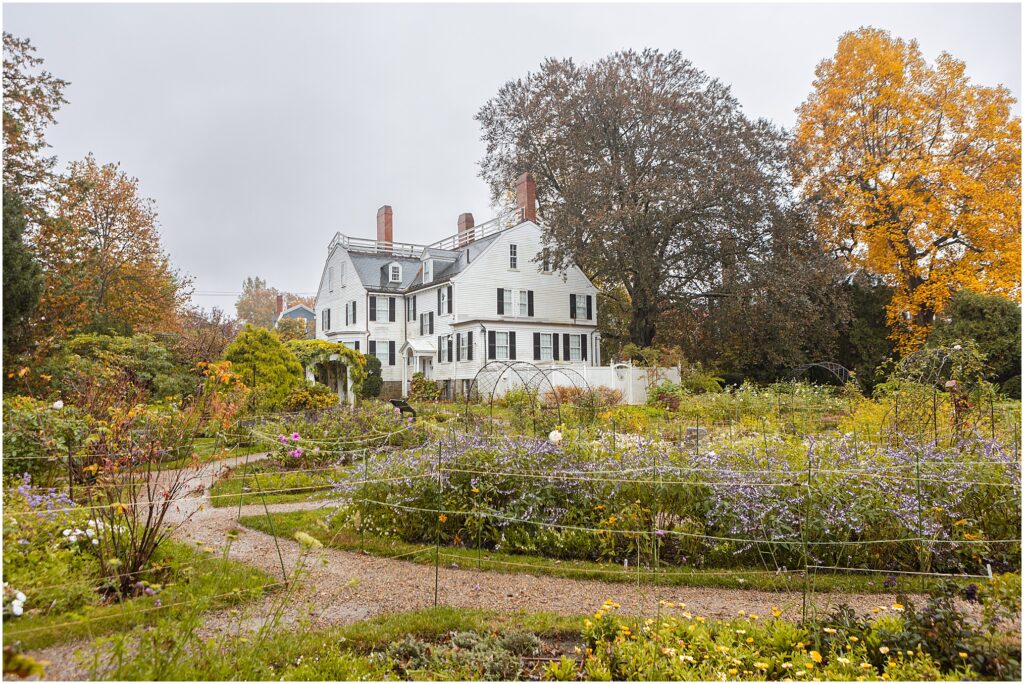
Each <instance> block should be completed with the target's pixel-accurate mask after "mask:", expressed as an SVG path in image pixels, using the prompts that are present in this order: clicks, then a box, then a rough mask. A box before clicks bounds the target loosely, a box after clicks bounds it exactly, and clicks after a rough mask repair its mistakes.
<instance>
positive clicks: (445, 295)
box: [437, 287, 450, 314]
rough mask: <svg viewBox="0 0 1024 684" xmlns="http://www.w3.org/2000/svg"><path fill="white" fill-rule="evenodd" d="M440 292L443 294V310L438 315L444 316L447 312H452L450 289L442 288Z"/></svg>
mask: <svg viewBox="0 0 1024 684" xmlns="http://www.w3.org/2000/svg"><path fill="white" fill-rule="evenodd" d="M438 292H440V293H441V310H440V311H438V312H437V313H439V314H443V313H445V312H450V309H449V308H448V288H447V287H442V288H441V289H440V290H438Z"/></svg>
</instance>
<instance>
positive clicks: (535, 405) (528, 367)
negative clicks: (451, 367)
mask: <svg viewBox="0 0 1024 684" xmlns="http://www.w3.org/2000/svg"><path fill="white" fill-rule="evenodd" d="M505 378H508V379H509V384H510V386H509V387H508V389H513V387H512V386H511V385H512V383H516V384H518V385H520V386H522V388H523V389H525V390H526V392H527V394H528V395H529V397H530V411H531V413H534V412H536V411H537V410H542V411H543V410H546V411H552V412H554V414H555V415H556V418H557V422H561V420H562V410H561V404H560V402H559V401H558V394H557V393H556V392H554V391H553V390H554V386H553V385H552V384H551V379H550V378H549V377H548V374H547V373H546V372H545V371H544V369H541V368H538V367H537V366H536V365H534V364H532V363H529V362H526V361H488V362H487V363H486V364H484V366H483V367H482V368H481V369H480V370H478V371H477V372H476V375H475V376H473V382H472V383H470V386H469V392H467V393H466V400H465V404H466V422H467V424H468V422H469V419H470V416H471V415H472V414H471V412H470V405H471V404H482V403H485V402H486V404H487V407H488V416H489V418H490V419H491V420H492V421H493V419H494V399H495V394H496V392H497V391H498V388H499V384H500V383H501V381H502V380H503V379H505ZM499 398H500V397H499Z"/></svg>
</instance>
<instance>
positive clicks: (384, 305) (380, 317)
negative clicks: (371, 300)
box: [376, 297, 391, 323]
mask: <svg viewBox="0 0 1024 684" xmlns="http://www.w3.org/2000/svg"><path fill="white" fill-rule="evenodd" d="M389 301H390V297H377V301H376V305H377V322H378V323H381V322H384V321H387V320H388V312H389V307H390V306H391V305H390V303H389Z"/></svg>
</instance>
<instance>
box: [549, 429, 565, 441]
mask: <svg viewBox="0 0 1024 684" xmlns="http://www.w3.org/2000/svg"><path fill="white" fill-rule="evenodd" d="M548 439H549V440H551V443H552V444H558V443H559V442H561V441H562V433H561V432H559V431H558V430H552V431H551V434H550V435H548Z"/></svg>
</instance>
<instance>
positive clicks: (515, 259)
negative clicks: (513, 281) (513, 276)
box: [508, 243, 519, 271]
mask: <svg viewBox="0 0 1024 684" xmlns="http://www.w3.org/2000/svg"><path fill="white" fill-rule="evenodd" d="M508 269H509V270H510V271H518V270H519V245H516V244H514V243H513V244H510V245H509V246H508Z"/></svg>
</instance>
